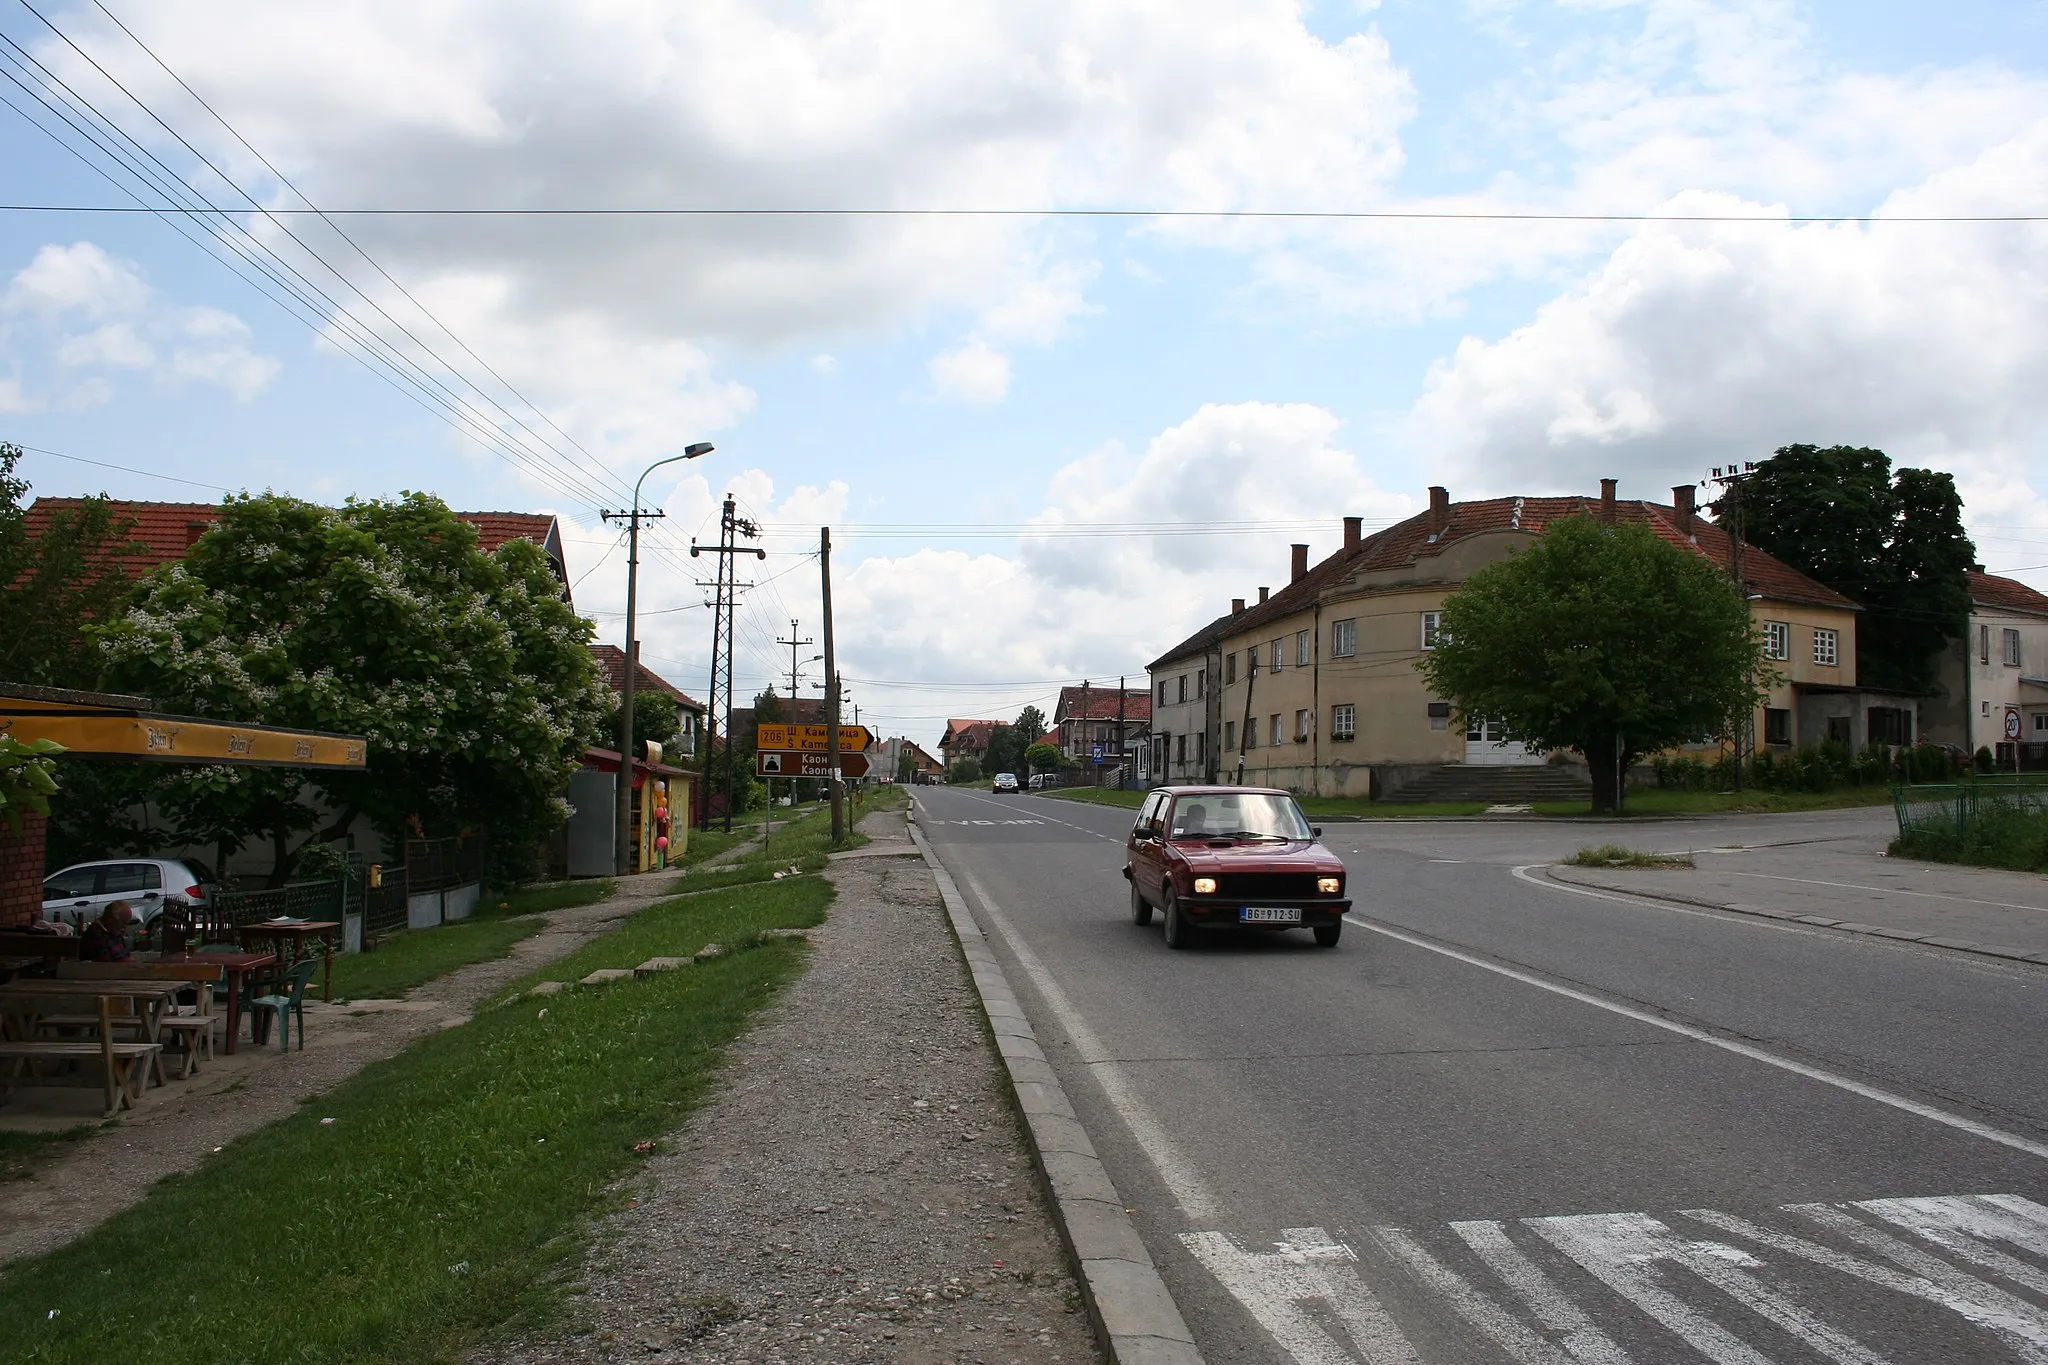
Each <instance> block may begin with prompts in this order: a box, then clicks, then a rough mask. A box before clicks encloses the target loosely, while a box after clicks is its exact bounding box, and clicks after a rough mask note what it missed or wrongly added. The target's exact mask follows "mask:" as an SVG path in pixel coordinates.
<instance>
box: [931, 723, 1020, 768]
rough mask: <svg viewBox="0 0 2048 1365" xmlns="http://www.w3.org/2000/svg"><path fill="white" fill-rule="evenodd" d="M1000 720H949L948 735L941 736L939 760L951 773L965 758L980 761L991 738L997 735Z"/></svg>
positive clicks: (986, 750)
mask: <svg viewBox="0 0 2048 1365" xmlns="http://www.w3.org/2000/svg"><path fill="white" fill-rule="evenodd" d="M1005 723H1006V722H1004V721H1000V720H949V721H947V722H946V733H945V734H943V735H940V736H939V758H940V759H941V760H942V761H943V762H944V763H945V765H946V767H947V769H948V770H949V771H950V770H951V768H952V766H953V764H954V762H955V761H956V760H958V759H963V758H974V759H979V758H980V757H981V756H982V755H983V754H985V753H987V752H988V740H989V736H990V735H992V734H994V733H995V729H996V727H997V726H998V725H1002V724H1005Z"/></svg>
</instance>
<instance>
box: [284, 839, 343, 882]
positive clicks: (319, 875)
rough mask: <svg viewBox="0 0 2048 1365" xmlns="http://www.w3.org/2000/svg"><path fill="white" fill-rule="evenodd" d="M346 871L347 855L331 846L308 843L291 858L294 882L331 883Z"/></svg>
mask: <svg viewBox="0 0 2048 1365" xmlns="http://www.w3.org/2000/svg"><path fill="white" fill-rule="evenodd" d="M347 871H348V855H347V854H346V853H344V852H342V851H341V850H340V849H338V848H336V847H335V846H334V845H333V844H322V843H309V844H307V845H306V846H305V847H303V848H301V849H300V850H299V851H298V853H297V854H296V855H294V857H293V858H292V880H293V881H295V882H325V881H333V880H334V879H335V878H337V877H340V876H342V875H343V874H344V873H346V872H347Z"/></svg>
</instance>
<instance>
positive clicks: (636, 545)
mask: <svg viewBox="0 0 2048 1365" xmlns="http://www.w3.org/2000/svg"><path fill="white" fill-rule="evenodd" d="M711 451H712V445H711V443H710V442H709V441H697V442H694V443H693V444H691V445H687V446H685V447H683V453H682V454H680V455H670V456H668V457H667V458H666V459H660V460H656V461H655V462H654V463H653V464H651V465H649V466H647V468H645V469H643V470H641V471H640V477H639V478H637V479H635V480H633V505H632V507H630V508H628V509H627V510H626V511H623V512H613V511H609V510H606V509H604V508H599V509H598V515H599V516H601V517H603V518H604V519H605V520H606V521H623V522H625V523H626V680H625V685H624V686H623V687H621V688H620V689H619V780H618V785H617V792H616V799H617V802H618V804H617V805H616V806H615V807H614V809H613V812H612V819H613V824H614V829H613V831H612V833H613V835H614V838H615V841H616V842H614V844H613V845H612V866H613V871H614V872H615V873H616V874H617V875H618V876H621V877H623V876H625V875H626V874H627V873H629V872H631V871H632V870H633V862H634V859H633V842H634V841H633V831H632V828H631V826H632V822H633V692H634V684H635V683H636V682H637V681H638V678H637V676H636V675H637V674H638V673H639V671H640V641H639V640H638V639H637V638H636V637H635V634H634V611H635V608H636V607H637V606H638V605H639V591H640V523H641V522H642V521H643V520H645V521H660V520H661V519H662V517H664V516H665V515H667V514H666V513H663V512H649V511H646V510H644V509H642V508H641V506H640V485H641V484H643V483H646V482H647V476H648V475H649V474H652V473H653V472H654V471H655V470H657V469H659V468H661V467H662V466H663V465H665V464H676V463H678V462H679V461H682V460H695V459H698V458H700V457H702V456H705V455H709V454H710V453H711Z"/></svg>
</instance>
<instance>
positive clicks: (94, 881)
mask: <svg viewBox="0 0 2048 1365" xmlns="http://www.w3.org/2000/svg"><path fill="white" fill-rule="evenodd" d="M212 882H213V874H212V873H211V872H210V871H209V870H208V869H207V868H206V867H205V866H203V865H202V864H200V863H197V862H194V861H192V860H191V859H188V858H109V859H106V860H105V861H102V862H96V863H74V864H72V865H71V866H70V867H67V868H65V869H64V870H63V871H62V872H56V873H52V874H51V875H50V876H48V877H45V878H43V918H44V919H46V920H58V921H60V922H62V923H65V924H70V925H73V926H75V927H77V928H79V929H83V928H84V927H85V926H86V925H88V924H91V923H92V922H93V921H94V920H96V919H98V918H99V915H100V911H102V910H104V909H106V908H107V906H109V905H110V904H112V903H113V902H115V901H127V902H128V904H129V906H130V907H131V908H132V909H133V910H134V911H135V922H136V923H137V924H139V925H141V926H142V928H143V929H144V930H145V931H146V930H147V929H149V927H150V926H151V925H153V924H154V923H155V922H156V917H157V916H158V915H161V914H162V913H163V912H164V907H165V906H166V905H205V904H206V903H207V899H208V895H209V893H208V890H207V888H208V886H209V885H211V883H212Z"/></svg>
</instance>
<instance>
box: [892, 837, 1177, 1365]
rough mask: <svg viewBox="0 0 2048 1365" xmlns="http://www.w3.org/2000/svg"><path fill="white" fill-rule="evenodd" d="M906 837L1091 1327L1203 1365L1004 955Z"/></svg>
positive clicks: (1133, 1359) (1122, 1355)
mask: <svg viewBox="0 0 2048 1365" xmlns="http://www.w3.org/2000/svg"><path fill="white" fill-rule="evenodd" d="M910 837H911V838H912V839H913V840H915V841H916V843H917V847H918V851H919V852H920V853H922V854H923V855H924V861H925V865H926V866H927V867H929V868H931V870H932V877H933V879H934V880H935V881H937V883H938V886H939V895H940V896H941V897H942V898H943V899H944V900H945V903H946V916H947V918H949V919H950V920H951V921H952V922H953V934H954V937H955V938H957V939H958V940H959V942H960V953H961V956H962V957H964V958H965V959H966V960H967V970H968V971H969V972H970V973H971V974H972V975H973V977H974V989H975V992H976V994H977V995H979V996H980V998H981V1007H982V1011H983V1013H984V1014H985V1015H986V1016H987V1018H988V1024H989V1028H990V1030H991V1031H992V1032H993V1033H994V1034H995V1040H996V1049H997V1051H999V1052H1000V1053H1002V1057H1003V1065H1004V1066H1005V1067H1007V1068H1008V1069H1009V1073H1010V1085H1011V1088H1012V1089H1013V1090H1014V1091H1015V1092H1016V1095H1017V1107H1018V1108H1019V1109H1020V1110H1022V1111H1023V1114H1024V1130H1025V1134H1026V1136H1027V1137H1028V1138H1029V1139H1030V1141H1031V1150H1032V1151H1033V1153H1034V1154H1036V1156H1037V1157H1038V1168H1039V1171H1040V1173H1041V1174H1042V1175H1043V1176H1044V1179H1045V1185H1046V1189H1047V1192H1048V1193H1049V1194H1050V1195H1051V1196H1052V1206H1053V1216H1054V1217H1055V1219H1056V1220H1057V1221H1058V1223H1059V1228H1060V1238H1061V1240H1062V1241H1064V1242H1065V1243H1066V1245H1067V1250H1068V1252H1069V1253H1070V1254H1071V1255H1072V1256H1073V1258H1074V1260H1075V1262H1076V1264H1078V1265H1079V1266H1080V1267H1081V1293H1082V1296H1083V1297H1084V1298H1085V1299H1086V1300H1087V1302H1088V1316H1089V1320H1090V1321H1092V1322H1093V1323H1094V1324H1095V1332H1096V1335H1097V1336H1098V1337H1099V1338H1100V1339H1101V1341H1102V1344H1103V1347H1104V1349H1105V1350H1106V1351H1107V1352H1108V1353H1109V1358H1110V1359H1111V1360H1113V1361H1116V1362H1117V1365H1203V1362H1202V1353H1201V1352H1200V1351H1199V1350H1197V1349H1196V1347H1195V1339H1194V1334H1193V1333H1191V1332H1190V1331H1189V1330H1188V1325H1187V1322H1186V1320H1185V1319H1183V1318H1182V1317H1181V1314H1180V1308H1179V1306H1178V1305H1176V1304H1175V1303H1174V1301H1173V1295H1172V1294H1171V1293H1169V1292H1168V1291H1167V1288H1166V1281H1165V1280H1164V1279H1162V1278H1161V1277H1160V1274H1159V1267H1158V1266H1156V1265H1154V1264H1153V1262H1152V1256H1151V1253H1150V1252H1148V1251H1146V1250H1145V1243H1144V1241H1143V1240H1142V1239H1141V1238H1140V1237H1139V1236H1138V1230H1137V1229H1136V1228H1134V1227H1133V1226H1131V1220H1130V1216H1129V1215H1128V1214H1126V1213H1125V1212H1124V1201H1123V1199H1122V1198H1121V1197H1120V1196H1119V1195H1118V1194H1117V1191H1116V1186H1115V1184H1113V1183H1112V1182H1111V1180H1110V1178H1109V1172H1108V1171H1106V1170H1105V1169H1103V1165H1102V1161H1101V1159H1100V1158H1098V1157H1097V1156H1096V1155H1095V1146H1094V1144H1093V1143H1091V1142H1089V1140H1088V1133H1087V1130H1086V1129H1084V1128H1082V1126H1081V1124H1080V1122H1079V1121H1078V1120H1077V1119H1076V1118H1075V1117H1074V1107H1073V1105H1071V1104H1069V1103H1068V1102H1067V1092H1066V1090H1065V1088H1064V1087H1063V1086H1061V1085H1060V1080H1059V1077H1058V1076H1056V1075H1054V1074H1053V1069H1052V1067H1051V1065H1050V1064H1048V1063H1047V1062H1046V1060H1045V1051H1044V1049H1042V1048H1040V1047H1039V1045H1038V1036H1037V1034H1036V1033H1034V1032H1033V1031H1032V1028H1031V1024H1030V1021H1029V1020H1027V1019H1026V1018H1025V1017H1024V1010H1023V1007H1022V1006H1020V1005H1019V1004H1018V1003H1017V997H1016V994H1015V993H1014V992H1013V991H1012V990H1011V989H1010V981H1009V977H1008V976H1006V975H1005V974H1004V972H1003V965H1002V963H1001V962H999V961H998V960H997V959H996V955H995V950H994V949H993V948H991V947H990V946H989V942H988V938H987V936H986V935H984V934H983V933H982V932H981V926H980V925H978V924H976V923H975V922H974V916H973V915H972V914H971V913H969V911H968V909H967V898H966V897H964V896H962V895H961V894H960V888H959V886H958V885H957V884H956V883H955V882H954V880H953V875H952V873H950V872H948V871H947V870H946V866H945V864H944V863H942V862H940V861H939V858H938V855H937V854H935V853H933V852H932V848H931V845H930V844H928V843H927V842H925V837H924V834H923V833H922V831H920V830H919V829H918V828H917V824H916V822H915V821H912V822H911V825H910Z"/></svg>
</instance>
